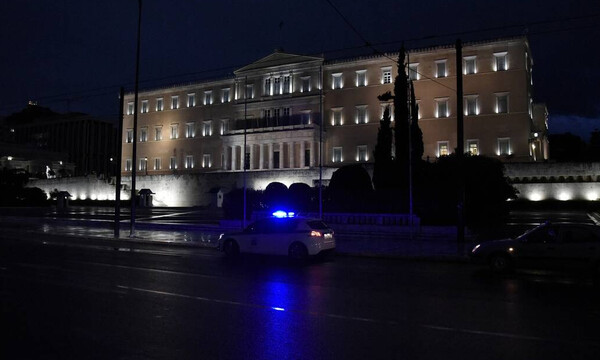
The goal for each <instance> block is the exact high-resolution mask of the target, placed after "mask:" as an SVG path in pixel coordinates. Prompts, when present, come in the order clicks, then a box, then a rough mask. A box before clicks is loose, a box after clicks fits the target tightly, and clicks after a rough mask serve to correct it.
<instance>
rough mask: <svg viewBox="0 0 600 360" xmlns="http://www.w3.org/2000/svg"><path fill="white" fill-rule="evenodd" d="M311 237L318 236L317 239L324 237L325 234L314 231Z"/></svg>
mask: <svg viewBox="0 0 600 360" xmlns="http://www.w3.org/2000/svg"><path fill="white" fill-rule="evenodd" d="M310 236H317V237H321V236H323V233H322V232H320V231H316V230H312V231H311V232H310Z"/></svg>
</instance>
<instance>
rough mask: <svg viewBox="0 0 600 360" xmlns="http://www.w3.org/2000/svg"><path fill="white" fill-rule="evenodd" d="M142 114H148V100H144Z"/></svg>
mask: <svg viewBox="0 0 600 360" xmlns="http://www.w3.org/2000/svg"><path fill="white" fill-rule="evenodd" d="M141 112H142V114H145V113H147V112H148V100H142V110H141Z"/></svg>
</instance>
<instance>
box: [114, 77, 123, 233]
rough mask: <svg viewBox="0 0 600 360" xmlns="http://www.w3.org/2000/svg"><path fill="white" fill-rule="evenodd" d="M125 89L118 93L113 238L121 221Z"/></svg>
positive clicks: (118, 229)
mask: <svg viewBox="0 0 600 360" xmlns="http://www.w3.org/2000/svg"><path fill="white" fill-rule="evenodd" d="M124 97H125V90H124V89H123V87H122V86H121V91H120V93H119V125H118V126H117V154H116V155H117V159H116V163H117V173H116V176H117V181H116V184H115V238H118V237H119V232H120V228H119V226H120V223H121V161H122V155H121V153H122V151H123V106H124V104H125V99H124Z"/></svg>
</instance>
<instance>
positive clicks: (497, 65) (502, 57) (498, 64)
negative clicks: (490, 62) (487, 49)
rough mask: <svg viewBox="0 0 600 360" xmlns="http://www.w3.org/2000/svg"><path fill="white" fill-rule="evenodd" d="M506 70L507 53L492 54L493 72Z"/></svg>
mask: <svg viewBox="0 0 600 360" xmlns="http://www.w3.org/2000/svg"><path fill="white" fill-rule="evenodd" d="M505 70H508V53H507V52H498V53H494V71H505Z"/></svg>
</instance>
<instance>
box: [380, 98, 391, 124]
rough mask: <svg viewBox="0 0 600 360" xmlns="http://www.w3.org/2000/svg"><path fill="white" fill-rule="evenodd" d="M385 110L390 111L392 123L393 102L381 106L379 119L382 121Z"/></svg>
mask: <svg viewBox="0 0 600 360" xmlns="http://www.w3.org/2000/svg"><path fill="white" fill-rule="evenodd" d="M385 108H389V109H390V120H391V121H394V103H393V102H390V103H385V104H381V116H380V117H379V118H380V119H383V114H384V113H385Z"/></svg>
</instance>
